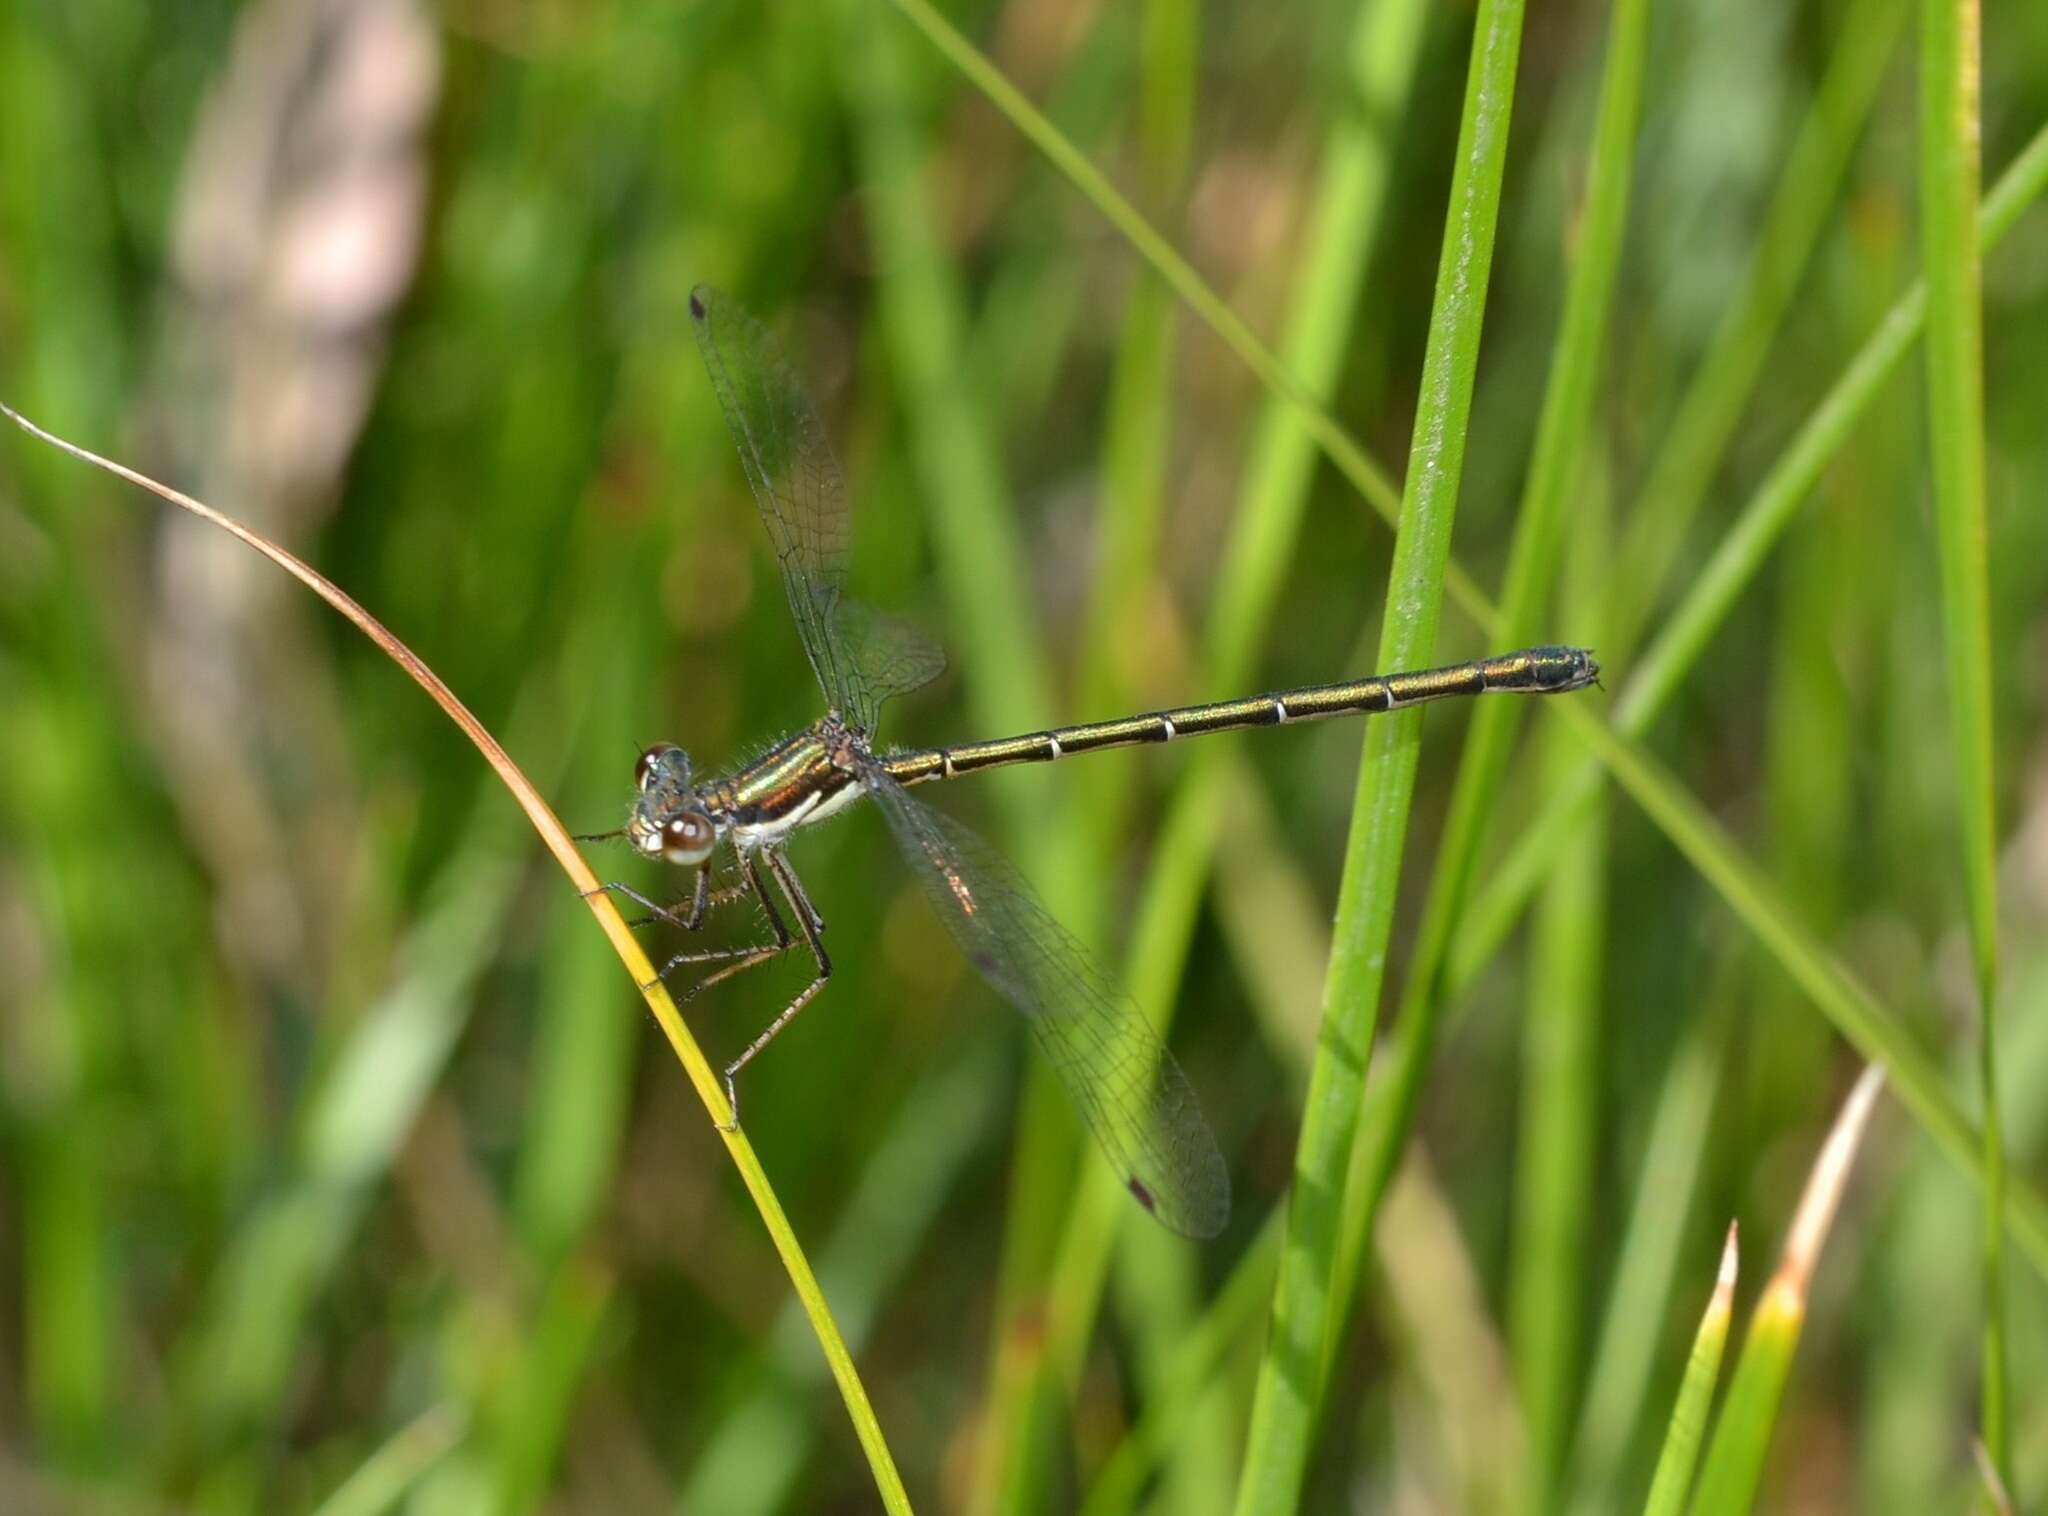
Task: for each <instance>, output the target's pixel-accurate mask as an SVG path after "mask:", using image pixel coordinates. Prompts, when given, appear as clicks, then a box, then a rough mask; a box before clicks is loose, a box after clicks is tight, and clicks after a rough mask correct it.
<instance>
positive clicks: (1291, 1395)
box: [1237, 0, 1522, 1516]
mask: <svg viewBox="0 0 2048 1516" xmlns="http://www.w3.org/2000/svg"><path fill="white" fill-rule="evenodd" d="M1521 22H1522V9H1521V6H1520V4H1519V3H1517V0H1482V4H1481V5H1480V8H1479V13H1478V17H1477V22H1476V30H1475V33H1474V37H1473V42H1472V54H1471V63H1470V72H1469V75H1468V79H1467V85H1466V96H1465V107H1464V114H1463V119H1462V121H1461V124H1460V127H1459V134H1458V156H1457V167H1456V169H1455V171H1454V173H1453V175H1452V179H1451V195H1450V206H1449V211H1448V214H1447V216H1446V220H1445V229H1444V238H1443V252H1442V255H1441V259H1440V262H1439V265H1438V274H1437V287H1436V297H1435V300H1434V303H1433V308H1432V310H1431V313H1430V335H1429V343H1428V348H1427V350H1426V352H1425V355H1424V358H1423V367H1422V382H1421V391H1420V399H1419V402H1418V406H1417V411H1416V420H1415V433H1414V442H1413V444H1412V446H1411V450H1410V456H1409V470H1408V487H1407V490H1406V492H1405V494H1404V496H1403V499H1402V505H1401V524H1400V529H1399V531H1398V533H1397V535H1396V537H1395V543H1394V561H1393V565H1392V568H1391V570H1390V573H1389V576H1388V586H1387V613H1386V620H1385V625H1384V626H1383V628H1382V633H1381V639H1380V666H1381V667H1383V668H1421V667H1426V666H1427V665H1428V663H1429V661H1430V655H1431V653H1432V652H1433V650H1434V648H1435V643H1436V626H1437V618H1438V608H1439V606H1440V603H1441V600H1442V596H1443V591H1444V578H1445V572H1446V569H1447V568H1448V566H1449V562H1450V538H1451V524H1452V521H1453V520H1454V518H1455V516H1456V511H1457V497H1458V486H1459V482H1460V478H1461V475H1462V471H1463V463H1464V447H1465V432H1466V425H1467V422H1468V420H1469V417H1470V413H1471V401H1472V381H1473V372H1474V369H1475V368H1476V366H1477V363H1478V354H1479V336H1480V328H1481V323H1482V320H1483V317H1484V314H1485V304H1486V290H1487V283H1488V279H1489V277H1490V275H1491V273H1492V266H1493V240H1494V230H1495V225H1496V220H1497V217H1498V213H1499V207H1500V181H1501V174H1502V169H1503V166H1504V164H1505V162H1506V157H1507V136H1508V124H1509V121H1510V119H1511V115H1512V110H1513V97H1514V81H1515V67H1516V62H1517V58H1518V55H1519V52H1520V44H1521ZM1420 738H1421V722H1420V719H1419V713H1406V714H1400V713H1397V714H1394V715H1391V716H1388V717H1384V718H1382V719H1381V720H1379V721H1376V722H1373V723H1371V724H1370V725H1369V726H1368V728H1367V733H1366V738H1365V752H1364V761H1363V762H1362V763H1361V765H1360V767H1359V776H1358V791H1357V798H1356V802H1355V806H1354V810H1353V821H1352V830H1351V837H1350V840H1349V842H1348V844H1347V846H1346V849H1345V860H1344V874H1343V882H1342V884H1341V885H1340V886H1339V890H1338V901H1337V920H1336V928H1335V935H1334V940H1333V943H1332V949H1331V955H1330V968H1329V976H1328V979H1327V981H1326V983H1325V988H1324V996H1323V1023H1322V1031H1321V1034H1320V1036H1319V1038H1318V1048H1317V1054H1316V1061H1315V1066H1314V1069H1313V1071H1312V1072H1311V1074H1310V1078H1309V1093H1308V1102H1307V1108H1306V1110H1305V1112H1304V1115H1303V1120H1302V1130H1301V1136H1300V1139H1299V1142H1298V1145H1297V1148H1296V1155H1295V1168H1294V1192H1293V1195H1292V1197H1291V1200H1290V1203H1289V1207H1288V1234H1287V1242H1286V1245H1285V1247H1284V1249H1283V1251H1282V1254H1281V1264H1280V1278H1279V1282H1278V1285H1277V1287H1276V1289H1275V1291H1274V1300H1273V1321H1272V1327H1271V1335H1270V1337H1269V1340H1268V1344H1267V1349H1266V1353H1265V1355H1264V1357H1263V1358H1262V1360H1261V1362H1260V1366H1259V1376H1258V1385H1257V1388H1256V1390H1255V1391H1254V1400H1253V1408H1252V1422H1251V1430H1250V1436H1249V1438H1248V1442H1247V1448H1246V1456H1245V1468H1244V1474H1243V1480H1242V1483H1241V1484H1240V1485H1239V1487H1238V1505H1237V1509H1238V1511H1239V1512H1240V1516H1256V1513H1260V1512H1280V1511H1290V1510H1292V1509H1293V1508H1294V1504H1295V1501H1296V1499H1297V1498H1298V1496H1299V1493H1300V1490H1301V1485H1302V1480H1303V1478H1304V1476H1305V1474H1306V1470H1307V1463H1308V1452H1309V1442H1310V1439H1311V1436H1312V1434H1313V1431H1314V1426H1315V1421H1316V1415H1317V1411H1318V1408H1319V1407H1318V1400H1319V1395H1318V1388H1319V1387H1318V1382H1317V1381H1318V1378H1319V1375H1318V1366H1319V1364H1320V1362H1321V1358H1322V1353H1323V1345H1324V1342H1325V1339H1326V1337H1327V1334H1328V1332H1329V1328H1330V1320H1331V1316H1332V1314H1333V1312H1334V1311H1336V1310H1338V1309H1341V1300H1342V1296H1343V1293H1347V1292H1348V1281H1340V1280H1338V1279H1337V1278H1335V1277H1334V1275H1335V1264H1336V1257H1337V1253H1336V1249H1337V1238H1338V1220H1339V1217H1340V1215H1341V1212H1342V1206H1343V1189H1344V1182H1345V1176H1346V1174H1347V1172H1348V1169H1349V1160H1350V1154H1351V1147H1352V1143H1353V1140H1354V1137H1355V1135H1356V1130H1357V1126H1358V1115H1359V1106H1360V1102H1361V1100H1362V1098H1363V1095H1364V1085H1365V1070H1366V1066H1367V1064H1368V1062H1369V1061H1370V1058H1371V1050H1372V1038H1373V1026H1374V1023H1375V1021H1376V1020H1377V1016H1378V1010H1379V999H1380V986H1381V979H1382V975H1383V972H1384V968H1385V962H1386V949H1387V939H1388V936H1389V933H1390V932H1391V929H1392V926H1393V905H1394V900H1395V898H1396V894H1397V888H1396V887H1397V885H1398V882H1399V877H1400V870H1401V856H1402V849H1403V844H1404V842H1405V840H1406V833H1407V820H1408V806H1409V801H1410V798H1411V796H1412V794H1413V790H1414V781H1415V765H1416V757H1417V751H1418V748H1419V745H1420Z"/></svg>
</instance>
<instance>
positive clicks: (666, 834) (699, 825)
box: [661, 811, 718, 863]
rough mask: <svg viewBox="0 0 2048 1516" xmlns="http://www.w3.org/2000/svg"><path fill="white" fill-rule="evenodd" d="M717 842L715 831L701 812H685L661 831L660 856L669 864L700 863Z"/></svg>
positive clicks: (709, 820) (709, 854) (709, 853)
mask: <svg viewBox="0 0 2048 1516" xmlns="http://www.w3.org/2000/svg"><path fill="white" fill-rule="evenodd" d="M717 841H718V832H717V829H716V828H714V827H713V826H712V825H711V818H710V817H709V816H707V815H705V814H704V813H703V812H702V811H685V812H683V814H682V815H680V816H677V817H675V818H674V819H673V820H671V821H670V822H669V823H668V825H666V826H664V827H663V828H662V829H661V856H662V857H664V858H666V859H667V860H668V861H669V862H670V863H702V862H703V861H704V860H705V859H706V858H709V857H710V856H711V849H712V846H713V845H714V844H715V843H716V842H717Z"/></svg>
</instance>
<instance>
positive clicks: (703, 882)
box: [584, 863, 747, 932]
mask: <svg viewBox="0 0 2048 1516" xmlns="http://www.w3.org/2000/svg"><path fill="white" fill-rule="evenodd" d="M603 890H609V891H611V892H612V893H614V894H618V895H624V896H625V897H626V898H627V899H628V900H630V901H632V902H633V903H634V904H635V905H639V906H644V907H645V908H646V909H647V911H648V912H649V914H648V915H646V916H643V917H641V918H640V919H639V920H638V921H629V922H627V923H626V925H628V926H632V927H642V926H652V925H653V924H654V923H655V922H657V921H661V922H666V923H667V924H668V925H670V926H679V927H681V928H682V929H683V930H684V931H686V932H694V931H696V930H697V928H699V927H700V926H702V925H703V924H704V918H705V917H706V916H707V915H708V914H709V913H710V912H711V911H713V910H715V909H716V908H717V907H719V906H721V905H730V904H731V903H732V902H733V901H735V900H737V899H739V898H740V897H741V896H742V895H744V894H746V893H747V886H746V885H745V884H734V885H728V886H726V887H725V888H724V889H717V890H714V889H712V888H711V865H710V864H708V863H707V864H705V865H704V866H703V867H702V868H700V869H698V870H697V882H696V885H695V887H694V888H693V889H692V890H691V892H690V904H689V907H688V909H687V910H685V911H683V912H681V913H680V914H678V913H677V910H676V907H675V906H674V905H673V904H671V905H663V904H662V903H661V902H660V901H658V900H653V899H650V898H649V897H648V896H646V895H643V894H641V893H640V891H638V890H636V889H634V888H633V886H632V885H630V884H622V883H619V882H617V881H612V882H610V883H607V884H601V885H599V886H598V887H597V889H595V890H586V891H585V892H584V893H585V895H586V897H587V896H589V895H595V894H597V893H599V891H603Z"/></svg>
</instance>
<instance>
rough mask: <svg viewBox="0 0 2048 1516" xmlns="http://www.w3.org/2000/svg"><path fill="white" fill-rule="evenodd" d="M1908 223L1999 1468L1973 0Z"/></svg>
mask: <svg viewBox="0 0 2048 1516" xmlns="http://www.w3.org/2000/svg"><path fill="white" fill-rule="evenodd" d="M1920 23H1921V24H1920V224H1921V241H1922V245H1923V249H1924V252H1923V257H1924V259H1925V261H1926V265H1927V349H1926V351H1927V407H1928V420H1929V427H1928V433H1929V436H1928V441H1929V445H1930V447H1931V449H1932V451H1933V464H1934V470H1933V472H1934V523H1935V540H1936V543H1937V546H1938V548H1939V552H1938V554H1937V556H1938V558H1939V560H1940V565H1941V613H1942V631H1943V646H1944V649H1945V651H1946V653H1947V664H1948V686H1949V689H1948V695H1949V724H1950V742H1951V744H1952V746H1953V748H1954V766H1955V785H1956V815H1957V817H1958V820H1959V822H1960V826H1961V831H1962V851H1963V896H1964V899H1965V901H1966V902H1967V904H1968V908H1969V909H1968V915H1969V924H1970V945H1971V949H1972V956H1973V958H1974V960H1975V968H1976V980H1977V985H1976V988H1977V1016H1978V1025H1979V1028H1980V1031H1979V1044H1978V1046H1979V1051H1980V1057H1981V1065H1980V1071H1979V1074H1980V1078H1981V1081H1982V1085H1983V1101H1984V1218H1985V1220H1984V1397H1983V1399H1984V1404H1983V1412H1982V1414H1983V1430H1984V1446H1985V1449H1986V1451H1987V1452H1988V1453H1989V1455H1990V1459H1991V1463H1992V1466H1993V1467H1994V1468H1995V1469H1997V1470H1998V1471H1999V1473H2000V1474H2001V1475H2002V1476H2004V1477H2005V1478H2007V1479H2008V1480H2009V1479H2010V1475H2011V1464H2010V1459H2009V1448H2008V1441H2009V1438H2010V1430H2009V1428H2008V1426H2007V1416H2008V1413H2007V1410H2006V1368H2005V1289H2004V1285H2003V1282H2002V1276H2003V1273H2004V1269H2003V1256H2004V1246H2005V1237H2004V1225H2003V1219H2002V1218H2003V1210H2004V1204H2005V1147H2004V1143H2003V1142H2002V1140H2001V1133H2000V1130H1999V1115H1998V1041H1997V1024H1998V1019H1997V1005H1998V821H1997V815H1996V802H1997V792H1996V788H1995V782H1994V779H1993V775H1992V693H1991V682H1992V681H1991V585H1990V580H1991V573H1990V565H1989V561H1988V559H1989V551H1990V548H1989V543H1990V527H1989V524H1988V521H1987V510H1986V505H1985V494H1986V489H1985V459H1984V309H1983V306H1984V292H1983V282H1984V280H1983V250H1982V248H1981V247H1980V245H1979V239H1980V233H1979V229H1978V225H1977V217H1976V215H1975V214H1974V208H1975V206H1976V204H1977V193H1978V183H1979V179H1980V175H1981V172H1982V171H1981V168H1980V165H1979V153H1980V146H1979V143H1980V139H1981V132H1982V127H1981V123H1980V122H1979V119H1978V117H1979V99H1978V96H1979V90H1980V83H1979V72H1980V68H1981V62H1980V56H1979V55H1980V53H1981V50H1982V43H1981V40H1980V31H1981V28H1982V25H1983V21H1982V18H1981V16H1980V15H1979V12H1978V4H1977V0H1922V3H1921V6H1920Z"/></svg>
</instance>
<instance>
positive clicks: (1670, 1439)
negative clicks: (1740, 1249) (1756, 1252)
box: [1643, 1222, 1736, 1516]
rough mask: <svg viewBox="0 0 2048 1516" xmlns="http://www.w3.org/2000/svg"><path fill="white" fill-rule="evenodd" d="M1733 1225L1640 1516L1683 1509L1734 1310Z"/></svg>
mask: <svg viewBox="0 0 2048 1516" xmlns="http://www.w3.org/2000/svg"><path fill="white" fill-rule="evenodd" d="M1735 1268H1736V1249H1735V1226H1734V1223H1732V1222H1731V1223H1730V1224H1729V1227H1728V1240H1727V1241H1726V1242H1725V1243H1723V1244H1722V1247H1721V1272H1720V1273H1719V1275H1717V1276H1716V1278H1715V1280H1714V1292H1713V1294H1712V1295H1711V1296H1710V1297H1709V1298H1708V1300H1707V1309H1706V1313H1705V1314H1704V1315H1702V1316H1701V1317H1700V1325H1699V1330H1698V1332H1696V1333H1695V1334H1694V1335H1693V1340H1692V1356H1691V1357H1689V1358H1688V1359H1686V1363H1685V1377H1684V1378H1683V1379H1682V1380H1680V1381H1679V1386H1678V1400H1677V1403H1676V1404H1674V1405H1673V1406H1672V1407H1671V1421H1670V1424H1669V1425H1668V1426H1667V1427H1666V1429H1665V1432H1664V1447H1663V1450H1662V1451H1661V1452H1659V1453H1658V1455H1657V1472H1656V1474H1655V1475H1654V1476H1653V1477H1652V1478H1651V1480H1650V1494H1649V1498H1648V1499H1646V1500H1645V1501H1644V1502H1643V1516H1679V1512H1681V1511H1683V1510H1684V1509H1685V1496H1686V1491H1687V1490H1688V1489H1690V1488H1691V1486H1692V1472H1693V1467H1694V1465H1695V1463H1696V1462H1697V1461H1698V1459H1699V1452H1700V1444H1701V1443H1703V1442H1704V1441H1705V1440H1706V1434H1707V1413H1708V1411H1709V1410H1711V1409H1712V1408H1713V1404H1714V1382H1715V1380H1717V1379H1718V1378H1719V1377H1720V1373H1721V1351H1722V1349H1723V1348H1725V1347H1726V1346H1727V1345H1728V1322H1729V1319H1730V1317H1731V1316H1732V1315H1733V1314H1734V1310H1735Z"/></svg>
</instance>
